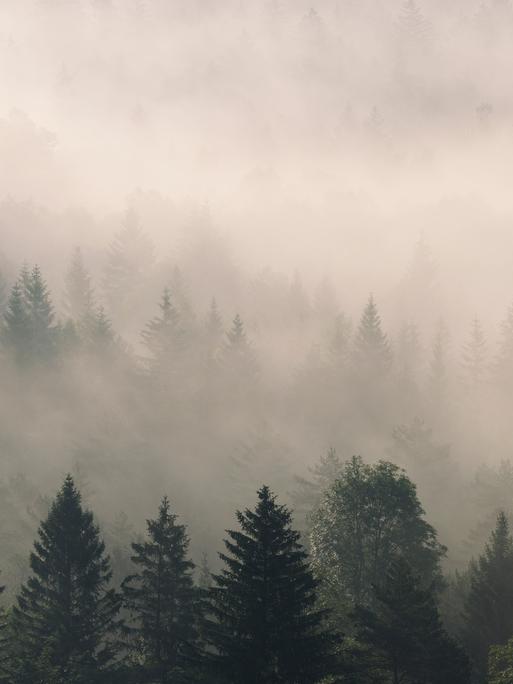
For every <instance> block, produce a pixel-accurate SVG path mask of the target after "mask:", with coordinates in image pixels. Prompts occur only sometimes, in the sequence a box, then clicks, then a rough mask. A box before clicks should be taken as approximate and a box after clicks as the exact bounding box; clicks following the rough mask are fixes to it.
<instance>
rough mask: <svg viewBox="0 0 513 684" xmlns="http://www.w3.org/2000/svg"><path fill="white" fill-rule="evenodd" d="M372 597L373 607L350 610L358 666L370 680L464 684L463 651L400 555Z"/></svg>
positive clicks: (467, 671) (467, 673) (467, 672)
mask: <svg viewBox="0 0 513 684" xmlns="http://www.w3.org/2000/svg"><path fill="white" fill-rule="evenodd" d="M374 595H375V600H374V602H373V605H374V608H372V609H369V608H366V607H361V606H358V607H357V608H356V610H355V613H354V617H355V620H356V635H357V639H358V641H359V642H360V644H361V645H362V646H363V647H364V652H363V654H362V656H361V661H362V664H363V667H362V670H363V671H364V672H365V673H366V674H367V675H371V678H372V681H389V682H391V683H393V684H402V683H404V684H406V683H408V684H416V683H417V682H430V683H432V684H468V682H469V680H470V664H469V661H468V658H467V656H466V654H465V653H464V651H463V650H462V649H461V648H460V647H459V646H458V645H457V644H456V642H455V641H454V640H453V639H451V637H449V635H448V634H447V632H446V631H445V629H444V628H443V625H442V621H441V619H440V615H439V613H438V608H437V604H436V601H435V596H434V594H433V591H432V589H431V588H429V587H425V586H423V585H422V583H421V582H420V581H419V579H418V578H417V577H416V576H415V575H414V573H413V572H412V570H411V568H410V566H409V564H408V563H407V562H406V560H405V559H404V558H402V557H398V558H395V559H394V560H393V561H392V562H391V563H390V565H389V567H388V570H387V573H386V576H385V578H384V580H383V579H382V580H381V581H380V583H379V584H377V585H376V586H375V587H374ZM374 677H375V678H376V679H374Z"/></svg>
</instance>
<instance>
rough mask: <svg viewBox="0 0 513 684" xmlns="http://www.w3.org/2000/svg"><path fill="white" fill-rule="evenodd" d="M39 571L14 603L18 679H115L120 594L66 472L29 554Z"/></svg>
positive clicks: (22, 683) (85, 683) (21, 681)
mask: <svg viewBox="0 0 513 684" xmlns="http://www.w3.org/2000/svg"><path fill="white" fill-rule="evenodd" d="M30 567H31V571H32V575H31V577H30V578H29V580H28V581H27V582H26V584H25V585H24V586H23V587H22V589H21V591H20V594H19V596H18V600H17V604H16V605H15V606H14V607H13V610H12V628H13V632H14V634H15V640H14V643H13V645H12V651H13V663H12V669H13V681H14V682H15V684H18V683H19V684H25V683H27V684H29V683H30V684H32V683H33V682H38V681H46V679H45V677H47V676H48V668H51V671H52V673H54V675H55V677H56V681H58V682H61V681H62V682H73V683H76V684H79V683H80V684H93V683H95V682H106V681H108V677H109V675H108V673H109V672H110V671H111V670H112V667H113V664H114V656H115V654H116V651H115V648H114V644H113V641H112V637H113V630H114V629H115V626H116V618H117V615H118V612H119V608H120V599H119V597H118V595H117V594H116V592H115V591H114V590H113V589H112V588H109V583H110V578H111V570H110V563H109V559H108V557H107V556H106V554H105V545H104V543H103V541H102V540H101V539H100V536H99V531H98V527H97V526H96V525H95V524H94V521H93V515H92V513H91V512H90V511H87V510H84V509H83V508H82V505H81V497H80V494H79V492H78V491H77V489H76V488H75V485H74V483H73V479H72V478H71V476H68V477H66V479H65V481H64V484H63V485H62V487H61V489H60V491H59V493H58V494H57V497H56V498H55V500H54V501H53V503H52V506H51V508H50V512H49V514H48V517H47V519H46V520H44V521H43V522H42V523H41V526H40V528H39V531H38V540H37V541H36V542H35V543H34V551H33V552H32V554H31V556H30Z"/></svg>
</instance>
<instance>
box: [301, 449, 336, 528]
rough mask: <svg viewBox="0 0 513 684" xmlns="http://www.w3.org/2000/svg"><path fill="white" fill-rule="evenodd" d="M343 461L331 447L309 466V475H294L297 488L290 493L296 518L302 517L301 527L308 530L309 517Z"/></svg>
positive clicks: (334, 478) (333, 480) (330, 484)
mask: <svg viewBox="0 0 513 684" xmlns="http://www.w3.org/2000/svg"><path fill="white" fill-rule="evenodd" d="M343 465H344V464H343V462H342V460H341V459H340V457H339V455H338V454H337V452H336V450H335V449H333V448H330V449H328V451H327V452H326V453H325V454H323V455H322V456H321V458H320V459H319V462H318V463H317V464H316V465H315V466H314V467H313V468H309V469H308V470H309V475H310V477H308V478H306V477H296V478H295V479H296V482H297V485H298V488H297V490H296V491H295V492H293V494H292V501H293V503H294V511H295V515H296V519H297V518H298V516H299V517H302V518H303V525H302V529H308V532H310V529H309V528H310V523H309V517H310V515H311V513H312V512H313V511H314V510H316V509H317V507H318V506H319V504H320V502H321V499H322V496H323V494H324V492H325V491H326V490H327V489H328V488H329V487H331V486H332V485H333V483H334V482H335V480H336V479H337V477H338V476H339V475H340V473H341V472H342V469H343Z"/></svg>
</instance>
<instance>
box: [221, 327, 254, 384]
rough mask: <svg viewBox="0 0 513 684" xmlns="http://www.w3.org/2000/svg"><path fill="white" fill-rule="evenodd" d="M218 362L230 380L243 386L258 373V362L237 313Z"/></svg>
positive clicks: (222, 346) (226, 377)
mask: <svg viewBox="0 0 513 684" xmlns="http://www.w3.org/2000/svg"><path fill="white" fill-rule="evenodd" d="M218 363H219V366H220V368H221V370H222V371H223V373H224V375H225V379H226V380H227V381H228V382H230V381H231V382H233V383H236V384H240V385H241V386H243V385H244V384H245V383H247V382H252V381H254V380H255V379H256V377H257V375H258V363H257V360H256V357H255V353H254V351H253V347H252V346H251V343H250V342H249V340H248V338H247V335H246V330H245V328H244V323H243V321H242V318H241V317H240V316H239V314H237V315H236V316H235V318H234V319H233V324H232V327H231V329H230V330H228V332H227V333H226V338H225V340H224V344H222V345H221V348H220V350H219V355H218Z"/></svg>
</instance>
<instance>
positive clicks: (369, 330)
mask: <svg viewBox="0 0 513 684" xmlns="http://www.w3.org/2000/svg"><path fill="white" fill-rule="evenodd" d="M353 356H354V362H355V366H356V369H357V371H359V372H361V373H364V374H366V375H370V376H381V375H383V374H384V373H386V372H387V371H388V370H389V369H390V366H391V364H392V352H391V349H390V343H389V341H388V338H387V336H386V334H385V333H384V332H383V330H382V328H381V318H380V316H379V313H378V309H377V306H376V303H375V301H374V297H373V296H372V295H370V297H369V300H368V302H367V306H366V307H365V310H364V312H363V314H362V317H361V320H360V325H359V326H358V330H357V332H356V338H355V341H354V354H353Z"/></svg>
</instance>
